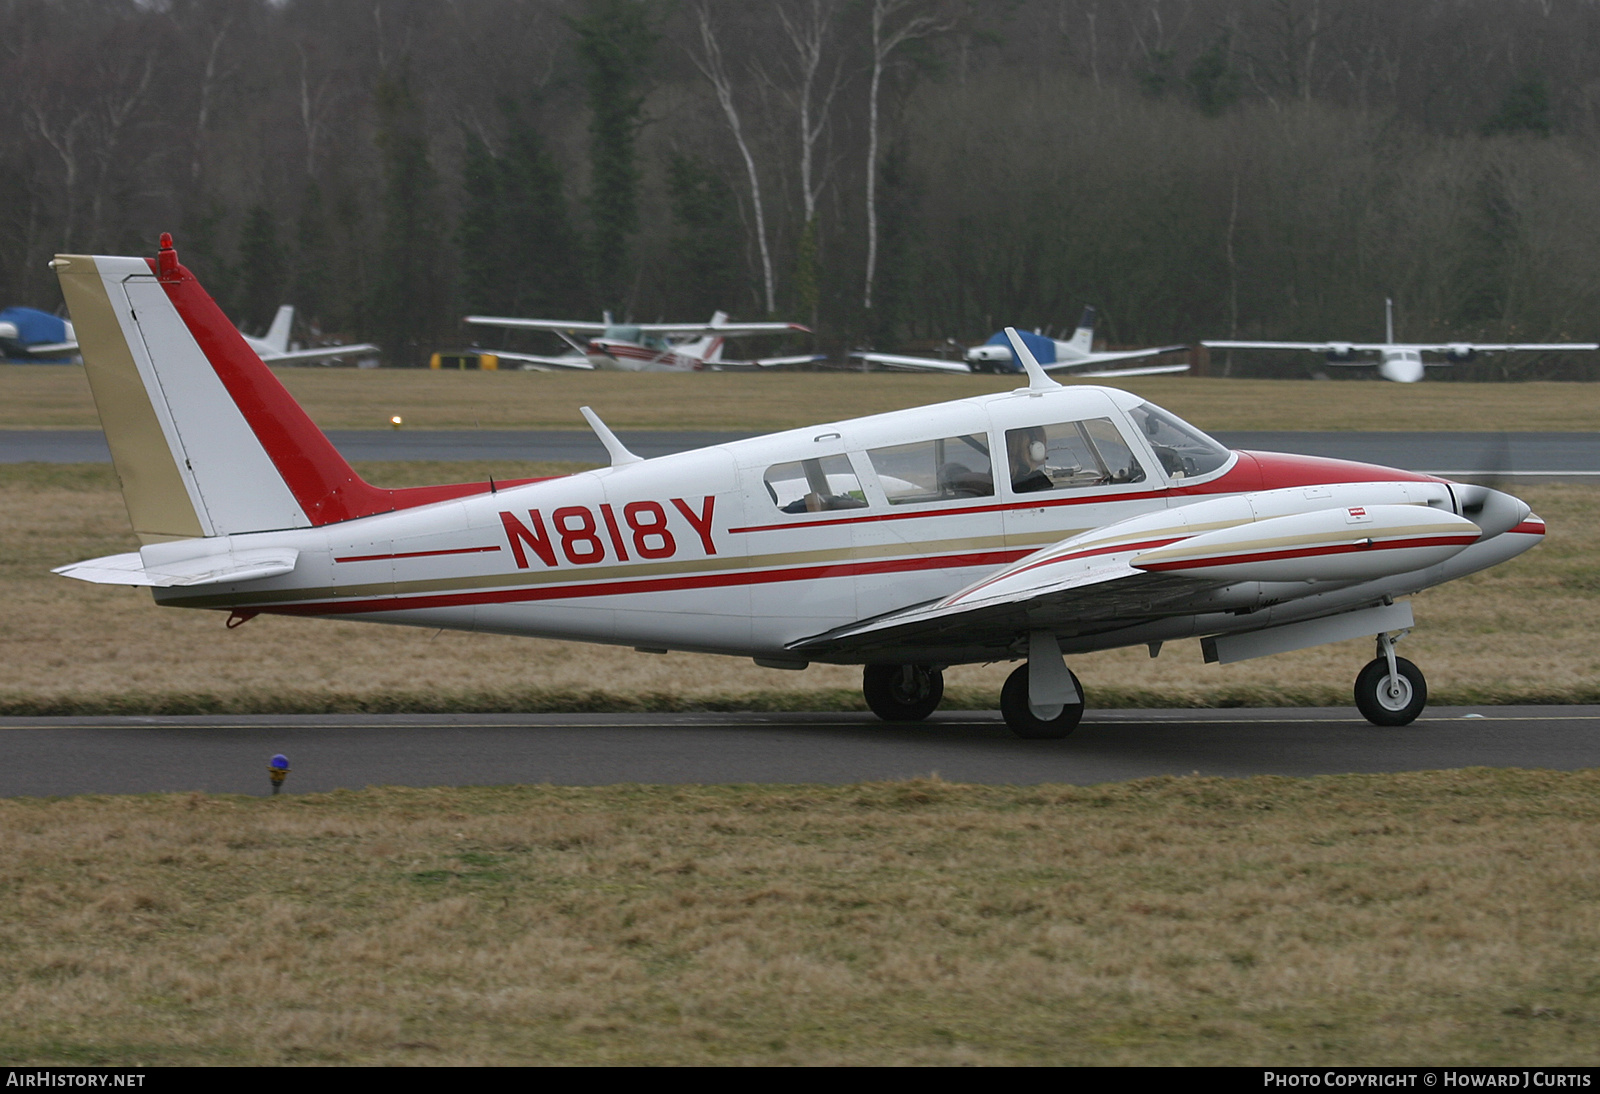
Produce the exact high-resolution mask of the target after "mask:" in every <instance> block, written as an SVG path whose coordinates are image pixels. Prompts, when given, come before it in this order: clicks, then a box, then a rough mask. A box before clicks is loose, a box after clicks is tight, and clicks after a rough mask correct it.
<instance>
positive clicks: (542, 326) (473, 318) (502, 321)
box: [466, 315, 700, 334]
mask: <svg viewBox="0 0 1600 1094" xmlns="http://www.w3.org/2000/svg"><path fill="white" fill-rule="evenodd" d="M466 321H467V322H468V323H476V324H477V325H478V326H480V327H506V328H509V329H511V330H547V331H554V332H556V333H560V332H561V331H570V332H572V333H574V334H604V333H605V332H606V324H605V323H577V322H568V321H567V320H564V319H509V318H506V317H504V316H498V315H469V316H467V318H466ZM690 329H692V330H699V329H700V328H699V327H698V326H696V327H692V328H690Z"/></svg>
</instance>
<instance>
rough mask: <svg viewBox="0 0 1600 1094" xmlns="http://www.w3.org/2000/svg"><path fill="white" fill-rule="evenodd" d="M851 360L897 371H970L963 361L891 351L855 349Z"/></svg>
mask: <svg viewBox="0 0 1600 1094" xmlns="http://www.w3.org/2000/svg"><path fill="white" fill-rule="evenodd" d="M850 359H851V360H852V361H866V362H867V363H868V364H873V365H879V366H881V367H883V368H886V369H892V370H894V371H898V372H959V373H970V372H971V371H972V369H971V367H970V366H969V365H968V364H967V363H966V362H965V361H942V360H940V359H939V358H937V357H901V356H898V355H897V354H893V353H868V352H867V351H865V350H856V351H855V352H853V353H851V354H850Z"/></svg>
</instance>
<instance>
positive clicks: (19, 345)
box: [0, 308, 78, 361]
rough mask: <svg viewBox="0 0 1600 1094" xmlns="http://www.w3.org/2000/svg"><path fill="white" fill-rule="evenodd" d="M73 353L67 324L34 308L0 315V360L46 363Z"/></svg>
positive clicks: (72, 337)
mask: <svg viewBox="0 0 1600 1094" xmlns="http://www.w3.org/2000/svg"><path fill="white" fill-rule="evenodd" d="M77 352H78V339H77V336H76V335H75V334H73V332H72V323H71V322H70V321H68V320H66V319H61V318H59V317H58V316H54V315H51V314H50V313H49V312H44V311H39V310H38V309H37V308H6V309H5V310H4V311H0V356H4V357H6V358H10V359H17V360H24V361H25V360H28V359H33V360H47V359H62V358H65V357H66V356H67V355H69V354H74V353H77Z"/></svg>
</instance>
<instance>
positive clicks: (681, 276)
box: [667, 153, 744, 319]
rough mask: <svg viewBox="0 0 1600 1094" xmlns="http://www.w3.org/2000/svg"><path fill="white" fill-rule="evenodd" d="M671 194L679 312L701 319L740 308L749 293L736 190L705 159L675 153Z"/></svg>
mask: <svg viewBox="0 0 1600 1094" xmlns="http://www.w3.org/2000/svg"><path fill="white" fill-rule="evenodd" d="M667 193H668V196H669V197H670V198H671V200H672V219H673V223H674V225H675V226H676V228H677V231H676V232H675V233H674V234H673V238H672V265H673V267H674V272H675V273H676V275H677V276H676V277H675V278H673V283H672V287H673V289H674V290H675V291H674V292H673V294H672V296H671V297H670V300H671V303H672V306H673V309H674V311H681V312H683V313H684V314H685V317H686V318H696V319H698V318H700V317H702V316H709V315H710V314H711V313H712V312H714V311H716V310H717V309H718V308H727V309H737V308H738V306H739V302H740V301H741V300H742V299H743V298H744V293H743V292H741V291H740V289H741V285H740V282H741V280H742V278H741V277H740V272H739V263H738V255H739V225H738V224H737V222H736V221H735V220H734V209H735V207H736V203H735V201H734V197H733V190H732V189H731V188H730V187H729V186H728V184H727V183H726V182H724V181H723V180H722V178H721V177H720V176H718V175H717V174H716V173H715V172H714V171H712V170H710V169H709V168H708V167H706V165H705V164H704V163H702V162H701V161H700V160H698V159H695V158H693V157H690V156H685V155H682V154H681V153H674V154H673V156H672V158H671V159H670V160H669V161H668V162H667Z"/></svg>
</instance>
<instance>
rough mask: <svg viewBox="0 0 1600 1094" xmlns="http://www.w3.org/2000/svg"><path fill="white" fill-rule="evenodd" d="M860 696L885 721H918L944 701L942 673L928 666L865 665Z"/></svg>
mask: <svg viewBox="0 0 1600 1094" xmlns="http://www.w3.org/2000/svg"><path fill="white" fill-rule="evenodd" d="M861 694H862V695H863V696H865V698H866V700H867V706H868V707H869V708H870V709H871V710H872V713H874V714H876V715H877V716H878V717H880V718H882V719H883V720H884V721H886V722H920V721H922V720H923V719H925V718H927V716H928V715H930V714H932V713H933V712H934V711H935V710H937V709H938V708H939V700H941V699H943V698H944V673H942V672H940V671H939V670H938V669H936V668H933V667H931V666H929V665H868V666H867V667H866V668H865V669H864V670H863V671H862V673H861Z"/></svg>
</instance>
